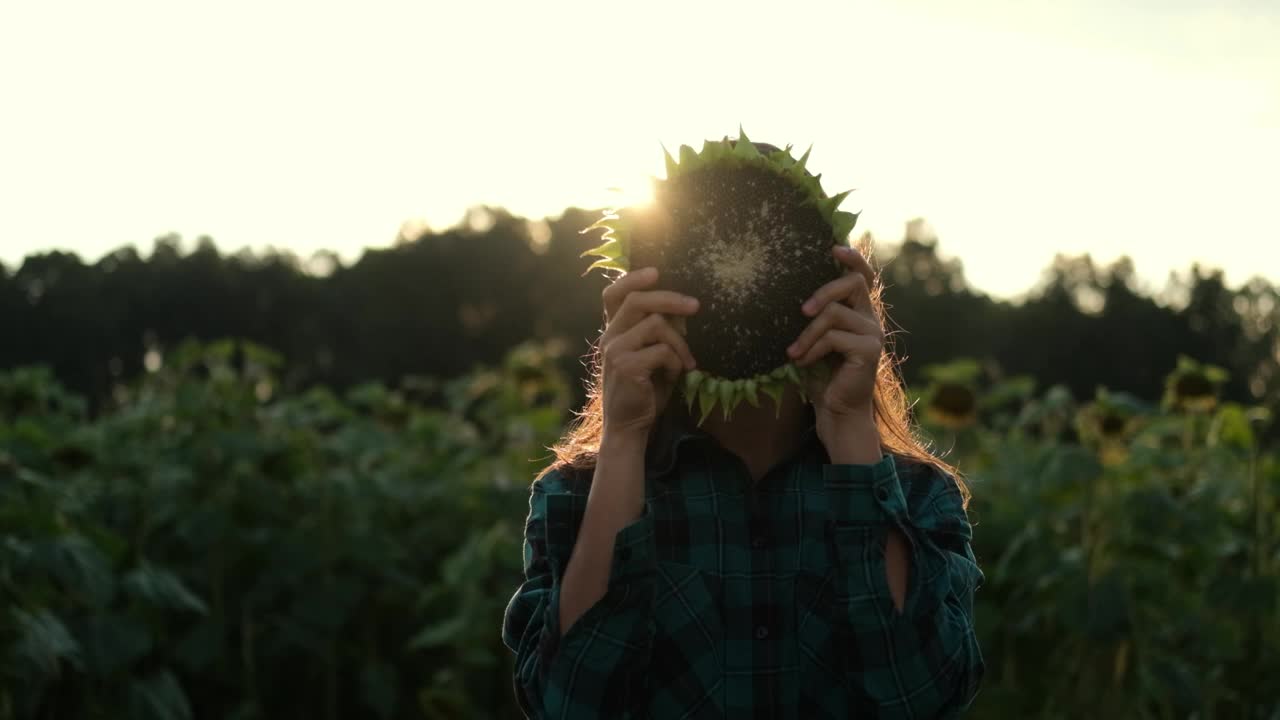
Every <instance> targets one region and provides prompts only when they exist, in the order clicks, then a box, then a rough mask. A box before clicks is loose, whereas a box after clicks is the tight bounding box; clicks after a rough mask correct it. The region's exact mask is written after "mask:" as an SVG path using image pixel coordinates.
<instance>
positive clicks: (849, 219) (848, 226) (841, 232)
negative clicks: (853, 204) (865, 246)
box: [831, 211, 858, 242]
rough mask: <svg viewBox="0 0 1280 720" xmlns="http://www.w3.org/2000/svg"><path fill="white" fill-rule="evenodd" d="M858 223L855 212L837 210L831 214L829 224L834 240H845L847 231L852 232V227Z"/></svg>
mask: <svg viewBox="0 0 1280 720" xmlns="http://www.w3.org/2000/svg"><path fill="white" fill-rule="evenodd" d="M857 223H858V216H857V214H856V213H850V212H844V211H838V212H835V213H832V215H831V226H832V229H833V231H834V234H835V238H836V240H839V241H840V242H845V241H846V240H847V239H848V237H849V233H851V232H853V227H854V225H856V224H857Z"/></svg>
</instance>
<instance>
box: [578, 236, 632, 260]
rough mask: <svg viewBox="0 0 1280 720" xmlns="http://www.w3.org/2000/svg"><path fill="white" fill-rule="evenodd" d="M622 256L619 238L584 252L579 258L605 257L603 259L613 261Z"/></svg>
mask: <svg viewBox="0 0 1280 720" xmlns="http://www.w3.org/2000/svg"><path fill="white" fill-rule="evenodd" d="M621 254H622V243H620V242H618V240H617V238H614V239H611V240H609V241H608V242H606V243H604V244H603V245H600V246H597V247H593V248H591V249H590V250H587V251H584V252H583V253H582V254H581V255H579V256H578V257H586V256H588V255H599V256H600V257H603V258H608V259H613V258H617V257H619V256H620V255H621Z"/></svg>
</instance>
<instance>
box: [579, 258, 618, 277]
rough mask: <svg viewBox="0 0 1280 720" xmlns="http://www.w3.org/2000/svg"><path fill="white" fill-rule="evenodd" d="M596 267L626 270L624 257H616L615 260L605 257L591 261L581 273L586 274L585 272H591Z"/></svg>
mask: <svg viewBox="0 0 1280 720" xmlns="http://www.w3.org/2000/svg"><path fill="white" fill-rule="evenodd" d="M596 268H603V269H605V270H619V271H622V272H626V271H627V265H626V258H618V259H617V260H612V259H609V258H605V259H602V260H597V261H595V262H593V263H591V264H590V265H589V266H587V269H586V270H585V271H584V272H583V273H582V274H583V275H586V274H587V273H589V272H591V271H592V270H595V269H596Z"/></svg>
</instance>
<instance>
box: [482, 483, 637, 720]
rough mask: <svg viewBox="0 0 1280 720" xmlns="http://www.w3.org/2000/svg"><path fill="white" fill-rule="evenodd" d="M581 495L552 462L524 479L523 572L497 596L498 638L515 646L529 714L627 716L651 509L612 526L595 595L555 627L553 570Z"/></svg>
mask: <svg viewBox="0 0 1280 720" xmlns="http://www.w3.org/2000/svg"><path fill="white" fill-rule="evenodd" d="M585 503H586V496H585V495H580V494H573V493H570V492H568V491H567V490H566V489H565V483H564V482H563V479H562V477H561V476H560V475H559V473H557V472H556V471H551V472H548V473H547V474H546V475H544V476H543V477H541V478H539V479H538V480H537V481H535V482H534V485H533V489H532V491H531V493H530V498H529V516H528V519H527V522H526V524H525V536H524V577H525V580H524V582H523V583H522V584H521V585H520V587H519V589H517V590H516V592H515V595H514V596H512V598H511V601H510V602H509V603H508V605H507V610H506V615H505V617H504V619H503V630H502V639H503V643H504V644H506V646H507V647H508V648H510V649H511V650H512V651H514V652H515V677H514V688H515V693H516V699H517V701H518V702H519V705H520V708H521V709H522V710H523V711H524V713H525V715H527V716H528V717H530V718H556V719H557V720H573V719H575V718H597V717H616V718H630V717H632V716H633V713H634V708H635V707H636V706H637V703H638V702H640V701H641V700H642V698H643V687H642V686H643V683H644V676H645V673H644V669H645V668H646V667H647V665H648V662H649V657H650V651H651V649H652V646H653V633H654V624H653V619H652V618H653V613H652V608H653V596H654V583H655V576H656V572H657V571H656V550H655V548H654V535H653V518H652V515H651V514H650V512H649V509H648V506H647V505H646V507H645V510H644V513H643V514H642V515H641V516H640V517H639V518H638V519H637V520H635V521H634V522H633V523H631V524H630V525H627V526H626V527H624V528H622V529H621V530H619V531H618V534H617V536H616V539H615V541H614V550H613V560H612V567H611V569H610V575H609V583H608V588H607V590H606V592H605V594H604V596H603V597H602V598H601V599H600V600H599V601H598V602H597V603H596V604H594V605H592V606H591V607H590V608H588V609H587V610H586V611H585V612H584V613H583V614H582V615H581V616H580V617H579V618H578V619H577V620H576V621H575V622H574V624H573V626H572V627H570V628H569V630H568V632H567V633H565V634H564V636H563V637H561V634H560V592H561V584H560V583H561V578H562V577H563V574H564V568H565V566H566V565H567V563H568V560H569V554H570V552H571V551H572V549H573V544H574V542H575V540H576V537H577V532H578V527H579V526H580V524H581V514H582V511H583V510H584V509H585Z"/></svg>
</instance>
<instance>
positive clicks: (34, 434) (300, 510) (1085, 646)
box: [0, 342, 1280, 720]
mask: <svg viewBox="0 0 1280 720" xmlns="http://www.w3.org/2000/svg"><path fill="white" fill-rule="evenodd" d="M556 360H557V358H556V357H555V349H554V347H549V346H545V345H523V346H521V347H519V348H518V349H516V350H515V351H513V352H511V353H510V354H509V355H508V356H507V358H506V360H505V362H504V363H503V364H502V365H501V366H500V367H493V368H479V369H476V370H473V371H472V372H471V373H469V374H467V375H466V376H464V377H460V378H458V379H454V380H450V381H447V382H441V381H436V380H433V379H430V378H406V379H405V380H404V381H403V382H401V383H399V384H397V385H396V386H395V387H388V386H384V385H381V384H376V383H375V384H364V385H360V386H358V387H355V388H353V389H351V390H350V391H347V392H345V393H342V394H341V395H337V394H334V393H331V392H329V391H326V390H323V389H315V390H310V391H307V392H305V393H301V394H283V395H282V394H280V393H278V392H277V389H276V388H277V384H278V383H277V377H276V373H277V370H278V365H279V360H278V359H277V358H276V357H275V356H274V355H273V354H272V353H270V352H269V351H266V350H264V349H261V348H257V347H254V346H244V347H242V348H241V349H240V350H238V351H237V350H236V345H235V344H233V343H229V342H223V343H215V344H209V345H198V344H189V345H187V346H185V347H183V348H182V349H181V350H180V351H178V352H176V353H172V354H171V355H170V356H169V357H167V358H166V360H165V363H164V365H163V367H160V368H159V369H158V370H156V371H154V372H150V373H147V374H145V375H144V376H143V377H142V379H141V380H139V381H137V382H135V383H133V384H130V385H128V386H127V387H126V388H124V389H122V390H121V391H120V392H118V393H117V394H116V397H115V398H114V402H113V403H112V406H111V408H110V409H109V410H107V411H106V412H103V413H101V414H99V415H98V416H97V417H94V418H92V419H90V418H89V417H88V413H87V410H86V403H85V402H84V401H83V400H81V399H80V398H78V397H76V396H75V395H73V394H71V393H70V392H68V391H66V390H64V389H63V388H62V387H61V386H60V385H59V383H58V382H56V381H55V379H54V378H53V377H52V374H51V373H49V372H48V371H45V370H41V369H34V368H27V369H20V370H14V371H9V372H5V373H2V374H0V718H6V719H7V718H123V717H130V718H164V719H170V718H189V717H199V718H224V717H225V718H242V719H248V718H308V719H310V718H318V719H336V718H354V717H371V718H382V719H388V718H422V717H425V718H473V717H474V718H517V717H520V715H519V713H518V711H517V710H516V708H515V704H514V700H513V698H512V694H511V693H512V690H511V671H510V662H511V659H510V656H509V653H508V651H507V650H506V649H505V648H504V647H503V646H502V644H501V640H500V625H501V619H502V614H503V610H504V608H505V605H506V602H507V600H508V599H509V598H510V596H511V593H512V592H513V591H514V589H515V588H516V586H517V585H518V584H519V582H520V579H521V552H520V541H521V533H522V530H523V522H524V519H525V514H526V512H527V509H528V504H527V503H528V483H529V482H530V480H531V479H532V477H533V476H534V474H535V473H536V472H537V471H538V469H540V467H541V466H542V464H544V463H545V462H546V459H547V457H548V452H547V451H546V449H545V448H546V446H548V445H550V444H551V443H552V442H554V441H555V439H556V438H557V437H558V436H559V433H560V431H561V429H562V427H563V424H564V422H565V421H566V420H567V417H568V413H567V409H568V408H569V406H570V404H571V402H570V397H571V395H572V393H571V387H570V382H569V380H567V379H566V378H565V377H563V376H562V375H561V374H560V370H559V369H558V368H559V367H560V365H559V364H557V362H556ZM930 377H931V378H932V381H931V383H930V384H929V385H928V386H923V387H919V388H915V390H917V391H918V397H919V400H920V403H919V405H918V408H920V409H921V410H922V412H921V413H920V415H921V420H922V422H924V423H925V425H926V428H927V429H928V432H929V433H930V434H931V436H932V437H933V439H934V440H935V442H936V443H937V444H938V446H939V447H941V448H944V449H950V454H949V455H948V458H949V459H950V460H951V461H953V462H955V463H957V464H958V465H959V467H960V468H961V470H962V471H963V472H964V473H965V474H966V477H967V479H968V481H969V483H970V486H971V489H972V492H973V501H972V503H971V505H970V513H971V519H972V520H973V522H974V524H975V534H976V535H975V552H976V554H977V556H978V559H979V561H980V563H981V564H982V567H983V570H984V572H985V574H986V582H985V584H984V585H983V587H982V588H981V589H980V590H979V591H978V595H977V605H978V629H979V632H980V634H981V637H982V649H983V652H984V655H985V658H986V661H987V676H986V679H985V681H984V684H983V688H982V690H981V693H980V695H979V698H978V700H977V701H976V703H975V706H974V708H973V711H972V712H971V713H970V717H976V718H1035V717H1039V718H1079V717H1094V718H1192V717H1194V718H1200V719H1203V720H1207V719H1209V718H1280V681H1277V679H1276V678H1277V677H1280V650H1277V648H1280V604H1278V599H1277V598H1278V593H1277V590H1278V589H1280V588H1278V585H1277V571H1278V570H1280V527H1278V526H1277V523H1276V509H1277V507H1276V498H1277V496H1278V495H1280V456H1277V454H1276V452H1275V449H1274V448H1270V449H1268V448H1262V447H1259V445H1260V444H1261V443H1260V442H1259V438H1261V437H1263V436H1264V435H1263V434H1264V433H1265V432H1267V430H1268V428H1269V423H1271V422H1272V419H1271V418H1270V417H1268V413H1266V412H1265V411H1262V410H1260V409H1252V408H1248V407H1242V406H1238V405H1232V404H1225V403H1218V402H1217V401H1216V399H1215V398H1216V396H1215V388H1216V383H1218V382H1219V380H1220V378H1218V377H1217V376H1216V375H1215V372H1214V370H1213V369H1212V368H1203V367H1200V366H1198V365H1196V364H1195V363H1194V362H1191V361H1189V360H1187V361H1184V362H1183V363H1181V365H1180V369H1179V370H1178V371H1177V372H1176V373H1175V374H1174V375H1173V376H1171V378H1170V379H1169V383H1168V394H1167V396H1166V398H1165V402H1164V403H1162V404H1161V405H1160V406H1158V407H1157V406H1146V405H1144V404H1143V403H1141V402H1139V401H1137V400H1136V399H1134V398H1133V397H1131V396H1128V395H1126V394H1124V393H1122V392H1114V393H1107V392H1100V393H1099V394H1098V396H1097V397H1095V398H1088V399H1087V402H1080V401H1077V399H1073V398H1072V397H1071V395H1070V394H1069V393H1068V392H1066V391H1065V390H1063V389H1062V388H1052V387H1049V388H1043V387H1037V385H1036V383H1035V382H1034V381H1032V380H1030V379H1025V378H1014V379H1009V380H1005V381H1003V382H1000V383H991V382H986V381H984V380H983V379H982V378H981V377H980V374H979V373H978V372H977V369H976V366H975V365H973V364H971V363H966V362H963V361H958V362H954V363H951V364H949V365H946V366H942V367H936V368H933V369H932V370H931V371H930ZM1116 390H1122V388H1120V389H1116Z"/></svg>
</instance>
